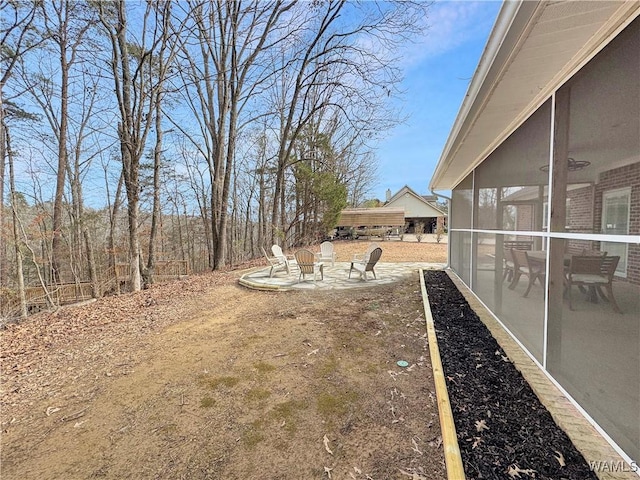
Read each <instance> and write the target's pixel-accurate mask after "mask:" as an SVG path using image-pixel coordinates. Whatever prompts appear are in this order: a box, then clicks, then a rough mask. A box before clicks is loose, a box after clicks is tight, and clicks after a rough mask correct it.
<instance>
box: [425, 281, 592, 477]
mask: <svg viewBox="0 0 640 480" xmlns="http://www.w3.org/2000/svg"><path fill="white" fill-rule="evenodd" d="M425 282H426V286H427V293H428V295H429V302H430V304H431V311H432V313H433V318H434V322H435V327H436V335H437V337H438V344H439V347H440V355H441V357H442V364H443V368H444V372H445V375H446V377H447V388H448V390H449V398H450V401H451V408H452V410H453V416H454V421H455V426H456V431H457V435H458V443H459V446H460V451H461V454H462V461H463V463H464V469H465V473H466V475H467V478H478V479H489V478H496V479H512V478H515V479H529V478H535V479H553V480H559V479H571V480H573V479H580V480H584V479H597V477H596V476H595V474H594V473H593V472H592V471H591V470H590V469H589V466H588V464H587V462H586V461H585V460H584V457H583V456H582V455H581V454H580V453H579V452H578V451H577V450H576V448H575V447H574V446H573V444H572V443H571V440H569V438H568V437H567V435H566V434H565V433H564V432H563V431H562V430H561V429H560V427H558V426H557V425H556V423H555V422H554V421H553V418H552V417H551V414H550V413H549V412H548V411H547V409H546V408H545V407H544V406H543V405H542V404H541V403H540V400H538V397H537V396H536V395H535V393H534V392H533V390H532V389H531V387H530V386H529V384H528V383H527V382H526V381H525V379H524V378H523V377H522V374H521V373H520V372H519V371H518V370H517V369H516V368H515V366H514V365H513V364H512V363H511V361H510V360H509V359H508V358H507V357H506V356H505V354H504V352H503V351H502V349H501V348H500V346H499V345H498V343H497V342H496V340H495V339H494V338H493V336H492V335H491V333H490V332H489V330H488V329H487V328H486V327H485V325H484V324H483V323H482V322H481V321H480V319H479V318H478V316H477V315H476V314H475V312H474V311H473V310H472V309H471V307H470V306H469V304H468V303H467V301H466V300H465V298H464V297H463V296H462V294H461V293H460V291H459V290H458V289H457V288H456V286H455V285H454V284H453V282H452V281H451V279H450V278H449V277H448V275H447V274H446V273H445V272H438V271H426V272H425Z"/></svg>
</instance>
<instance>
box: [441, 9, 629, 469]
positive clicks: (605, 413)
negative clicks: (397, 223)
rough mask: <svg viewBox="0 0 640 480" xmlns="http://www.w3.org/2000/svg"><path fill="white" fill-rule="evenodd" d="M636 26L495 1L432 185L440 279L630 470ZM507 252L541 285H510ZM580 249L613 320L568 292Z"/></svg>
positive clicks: (605, 14) (624, 13)
mask: <svg viewBox="0 0 640 480" xmlns="http://www.w3.org/2000/svg"><path fill="white" fill-rule="evenodd" d="M639 16H640V2H637V1H607V2H604V1H603V2H594V1H580V0H578V1H563V0H560V1H554V2H546V1H543V2H538V1H535V2H534V1H509V2H505V3H504V4H503V7H502V9H501V11H500V13H499V15H498V18H497V20H496V24H495V26H494V29H493V31H492V33H491V35H490V37H489V40H488V43H487V45H486V47H485V50H484V52H483V55H482V57H481V59H480V63H479V65H478V68H477V70H476V72H475V74H474V77H473V79H472V81H471V83H470V86H469V89H468V91H467V94H466V96H465V98H464V101H463V103H462V106H461V108H460V111H459V113H458V116H457V118H456V120H455V123H454V125H453V127H452V130H451V133H450V135H449V138H448V140H447V143H446V145H445V147H444V150H443V153H442V155H441V157H440V160H439V163H438V165H437V167H436V171H435V173H434V176H433V178H432V180H431V182H430V188H431V189H432V190H451V191H452V195H451V197H452V201H451V205H450V211H449V215H450V218H449V263H450V268H451V269H452V270H453V272H455V274H456V275H458V276H459V277H460V279H461V280H462V281H463V282H464V283H465V284H466V285H467V286H468V287H469V288H470V290H471V291H472V292H473V293H474V294H475V295H476V296H477V297H478V298H479V299H480V300H481V301H482V302H483V303H484V304H485V305H486V306H487V308H488V309H489V310H490V311H492V312H493V314H494V315H495V317H496V318H497V319H498V320H499V321H500V322H501V324H502V325H503V327H504V328H505V329H506V330H508V331H509V332H510V333H511V335H512V336H513V337H514V338H515V339H516V340H517V341H518V342H519V343H520V345H521V346H522V348H523V349H524V350H525V351H526V352H527V353H528V354H529V355H530V356H531V357H532V358H533V359H534V361H536V362H537V364H538V366H539V368H540V369H542V370H543V371H544V372H545V373H546V374H547V375H548V376H549V377H551V378H552V379H553V380H554V381H555V383H556V384H557V385H559V387H560V388H561V389H563V391H564V392H565V394H566V395H567V397H568V398H569V399H570V400H571V401H572V402H574V403H575V404H577V405H578V406H579V407H580V409H581V411H583V412H584V415H585V417H586V418H587V419H588V420H589V421H591V422H592V424H593V425H594V426H595V427H596V428H597V429H598V430H599V431H600V432H601V433H602V435H603V436H604V437H605V438H606V439H607V440H608V441H609V442H610V443H611V444H612V445H613V446H614V448H615V449H616V450H617V451H618V453H620V455H621V456H622V457H623V458H624V459H625V460H626V461H627V462H629V465H637V463H633V462H634V461H635V462H638V461H640V81H639V79H640V18H639ZM514 245H519V246H524V247H525V248H527V249H528V252H527V256H526V259H527V261H528V262H529V261H531V262H533V261H534V259H535V261H537V262H539V263H538V267H536V268H540V272H541V278H542V285H539V284H538V283H537V282H536V283H535V284H534V285H533V287H532V288H531V289H527V287H528V285H527V283H528V282H527V281H526V279H525V281H511V282H510V281H508V280H509V279H510V278H511V277H510V275H509V273H510V272H509V268H512V267H511V266H510V263H509V261H510V259H511V258H512V256H513V255H514V250H512V249H511V248H510V247H512V246H514ZM587 251H589V252H590V253H592V254H593V253H595V254H600V255H605V257H604V258H608V259H614V260H615V262H617V264H616V268H615V272H612V275H611V276H610V278H611V283H610V285H611V286H612V294H613V296H614V298H615V300H616V302H617V304H618V305H619V307H620V310H621V311H622V313H617V312H616V309H615V308H614V305H613V302H611V301H605V300H603V298H602V297H603V296H602V295H595V293H596V292H595V291H591V289H589V290H587V291H586V294H583V293H581V292H580V291H579V290H578V289H577V288H576V287H571V286H570V285H569V283H568V281H567V278H568V271H570V269H571V265H572V259H573V258H574V256H575V255H576V254H580V253H583V252H584V253H586V252H587ZM518 257H520V254H518ZM607 261H612V262H613V260H607ZM577 263H578V262H576V263H575V264H577ZM603 265H604V263H603ZM568 289H572V290H571V292H572V294H573V297H572V298H573V300H572V308H571V307H570V306H569V302H568V298H567V297H568V295H567V293H568V291H567V290H568ZM599 297H600V298H599ZM604 297H605V298H606V299H607V300H611V299H610V298H608V297H607V296H606V295H605V296H604Z"/></svg>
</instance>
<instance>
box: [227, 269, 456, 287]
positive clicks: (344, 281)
mask: <svg viewBox="0 0 640 480" xmlns="http://www.w3.org/2000/svg"><path fill="white" fill-rule="evenodd" d="M350 266H351V263H350V262H336V263H335V265H334V266H332V265H331V264H329V263H325V264H324V279H323V280H320V278H318V279H317V280H316V281H314V280H313V279H312V278H310V277H307V278H306V279H305V280H299V276H300V272H299V270H298V268H297V267H296V266H295V265H293V268H292V269H291V273H289V274H287V273H286V272H283V271H280V272H277V273H275V274H274V275H273V277H269V270H270V269H269V267H267V266H265V267H260V268H256V269H254V270H251V271H250V272H247V273H245V274H244V275H242V277H240V279H239V280H238V282H239V283H240V285H243V286H245V287H248V288H253V289H256V290H281V291H286V290H309V289H311V290H332V289H348V288H363V287H372V286H376V285H387V284H391V283H395V282H398V281H399V280H401V279H403V278H407V277H408V276H410V275H412V274H414V273H415V272H417V271H418V270H419V269H420V268H422V269H424V270H441V269H443V268H444V267H445V264H443V263H424V262H398V263H384V262H378V264H377V265H376V267H375V272H376V277H377V278H375V279H374V278H373V275H371V273H367V280H366V281H365V280H363V279H361V278H360V275H359V274H358V272H356V271H353V272H351V278H349V267H350Z"/></svg>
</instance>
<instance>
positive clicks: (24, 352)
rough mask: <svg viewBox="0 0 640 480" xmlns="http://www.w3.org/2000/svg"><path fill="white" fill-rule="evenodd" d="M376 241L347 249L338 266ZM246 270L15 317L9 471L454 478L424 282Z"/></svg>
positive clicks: (21, 474)
mask: <svg viewBox="0 0 640 480" xmlns="http://www.w3.org/2000/svg"><path fill="white" fill-rule="evenodd" d="M367 243H368V242H367V241H352V242H336V243H335V245H336V248H337V252H338V260H347V259H348V258H350V256H351V254H352V253H355V252H358V253H361V252H362V251H364V250H365V248H366V245H367ZM382 246H383V249H384V253H383V257H382V259H381V261H383V262H384V261H386V262H389V261H402V260H406V261H426V262H445V261H446V245H445V244H435V243H407V242H384V243H382ZM240 274H241V272H240V271H229V272H215V273H209V274H205V275H197V276H192V277H190V278H188V279H185V280H182V281H176V282H172V283H168V284H163V285H156V286H153V287H152V288H150V289H148V290H145V291H142V292H138V293H135V294H125V295H119V296H115V297H109V298H103V299H100V300H98V301H95V302H93V303H90V304H87V305H82V306H76V307H68V308H63V309H60V310H58V311H56V312H48V313H41V314H38V315H35V316H33V317H31V318H29V319H28V320H26V321H24V322H22V323H20V324H10V325H7V326H6V328H5V329H4V330H3V331H2V332H1V335H2V340H1V342H2V343H1V353H0V357H1V361H2V365H1V366H2V385H1V388H2V390H1V392H0V400H1V407H2V411H1V417H0V421H1V422H2V424H1V429H2V439H1V446H2V452H1V469H2V470H1V471H0V476H1V478H2V479H3V480H4V479H7V480H8V479H65V480H67V479H91V478H106V479H116V478H117V479H120V478H132V479H151V478H157V479H206V478H210V479H322V478H333V479H376V480H378V479H418V480H420V479H442V478H444V477H445V470H444V460H443V454H442V450H443V448H442V444H441V435H440V427H439V423H438V412H437V405H436V399H435V390H434V386H433V379H432V372H431V363H430V359H429V350H428V345H427V340H426V335H425V328H424V312H423V309H422V301H421V295H420V286H419V278H418V273H417V272H416V273H415V278H412V279H411V280H410V281H405V282H400V283H397V284H395V285H393V286H391V287H389V286H386V287H377V286H375V282H371V286H370V287H366V288H362V289H355V290H341V291H322V292H310V291H301V292H259V291H253V290H248V289H245V288H243V287H241V286H239V285H238V284H237V279H238V277H239V276H240ZM398 360H406V361H407V362H408V363H409V366H408V367H406V368H401V367H399V366H398V365H397V361H398Z"/></svg>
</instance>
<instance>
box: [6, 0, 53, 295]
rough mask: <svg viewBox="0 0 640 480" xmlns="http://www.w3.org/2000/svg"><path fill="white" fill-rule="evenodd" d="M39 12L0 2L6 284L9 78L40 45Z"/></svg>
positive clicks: (32, 5) (29, 4)
mask: <svg viewBox="0 0 640 480" xmlns="http://www.w3.org/2000/svg"><path fill="white" fill-rule="evenodd" d="M38 12H39V8H38V3H37V2H1V3H0V65H2V69H0V287H1V286H2V285H5V284H6V268H7V259H6V254H7V252H6V248H5V238H4V236H3V235H2V233H1V232H2V231H3V228H2V227H3V225H4V177H5V162H6V161H7V157H8V155H9V143H10V142H9V139H8V135H9V134H8V126H7V108H9V107H10V105H8V104H7V102H8V100H9V99H7V98H6V95H7V90H6V88H5V87H6V86H7V82H8V81H9V79H10V78H11V76H12V74H13V72H14V69H15V67H16V65H17V63H18V62H19V60H20V59H21V58H22V57H23V56H24V55H25V54H26V53H27V52H29V51H30V50H33V49H36V48H39V46H40V45H41V44H42V42H43V41H44V38H43V37H41V36H38V35H37V34H36V32H35V31H34V28H33V25H34V22H35V20H36V18H37V14H38Z"/></svg>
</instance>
